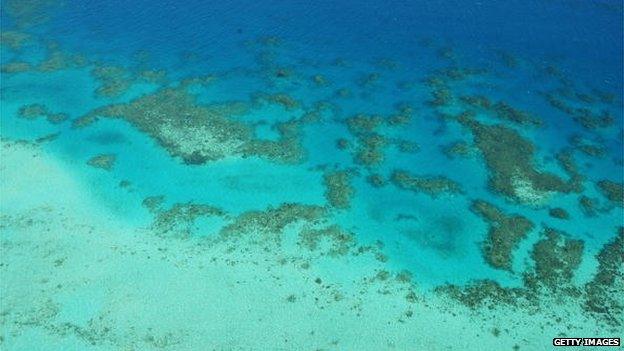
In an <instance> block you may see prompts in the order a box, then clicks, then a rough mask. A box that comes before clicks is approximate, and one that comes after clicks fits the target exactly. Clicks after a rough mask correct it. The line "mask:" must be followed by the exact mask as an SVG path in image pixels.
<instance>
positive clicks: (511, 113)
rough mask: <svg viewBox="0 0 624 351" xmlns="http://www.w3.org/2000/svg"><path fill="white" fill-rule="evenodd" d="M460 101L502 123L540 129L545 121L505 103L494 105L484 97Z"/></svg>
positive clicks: (500, 102) (464, 97) (465, 97)
mask: <svg viewBox="0 0 624 351" xmlns="http://www.w3.org/2000/svg"><path fill="white" fill-rule="evenodd" d="M460 100H461V101H462V102H463V103H465V104H467V105H469V106H471V107H473V108H477V109H479V110H483V111H484V112H487V113H489V114H490V115H492V116H494V117H496V118H498V119H500V120H502V121H509V122H512V123H515V124H518V125H522V126H532V127H540V126H542V124H543V121H542V120H541V119H540V118H538V117H535V116H533V115H531V114H530V113H527V112H525V111H521V110H519V109H517V108H515V107H513V106H511V105H509V104H508V103H506V102H504V101H499V102H496V103H493V102H491V101H490V100H489V99H488V98H487V97H486V96H483V95H474V96H470V95H468V96H462V97H460Z"/></svg>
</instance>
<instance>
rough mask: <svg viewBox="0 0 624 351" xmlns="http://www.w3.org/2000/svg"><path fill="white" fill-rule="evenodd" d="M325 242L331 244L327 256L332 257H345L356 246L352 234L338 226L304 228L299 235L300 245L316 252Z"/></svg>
mask: <svg viewBox="0 0 624 351" xmlns="http://www.w3.org/2000/svg"><path fill="white" fill-rule="evenodd" d="M323 241H327V242H329V244H330V247H329V249H328V250H327V254H328V255H330V256H344V255H346V254H347V253H349V251H350V250H351V249H352V248H353V247H354V246H355V238H354V235H353V234H352V233H348V232H345V231H344V230H343V229H342V228H340V227H339V226H338V225H331V226H329V227H326V228H320V229H316V228H304V229H303V230H302V231H301V233H300V234H299V245H302V246H303V247H305V248H307V249H309V250H311V251H314V250H317V249H319V247H320V246H321V245H322V242H323Z"/></svg>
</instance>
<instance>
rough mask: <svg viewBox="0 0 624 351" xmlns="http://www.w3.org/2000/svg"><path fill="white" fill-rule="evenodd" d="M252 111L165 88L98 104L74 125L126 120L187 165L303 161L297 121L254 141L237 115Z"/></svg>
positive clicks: (242, 105)
mask: <svg viewBox="0 0 624 351" xmlns="http://www.w3.org/2000/svg"><path fill="white" fill-rule="evenodd" d="M247 109H248V108H247V106H246V105H245V104H244V103H240V102H232V103H227V104H222V105H199V104H197V102H196V100H195V96H193V95H191V94H189V93H188V92H187V91H186V89H185V88H163V89H161V90H159V91H157V92H155V93H153V94H150V95H146V96H142V97H140V98H137V99H135V100H133V101H130V102H129V103H126V104H118V105H108V106H104V107H102V108H98V109H96V110H94V111H92V112H90V113H89V114H87V115H85V116H83V117H81V118H79V119H77V120H75V121H74V127H80V126H86V125H88V124H90V123H92V122H93V121H95V120H97V118H98V116H104V117H112V118H123V119H125V120H127V121H129V122H130V123H132V124H133V125H134V126H136V127H137V128H139V129H140V130H142V131H143V132H145V133H147V134H148V135H150V136H151V137H153V138H154V139H155V140H156V141H158V143H159V144H160V145H161V146H163V147H164V148H166V149H167V151H169V153H171V154H172V155H173V156H179V157H180V158H182V160H183V161H184V162H185V163H188V164H202V163H205V162H208V161H215V160H219V159H223V158H226V157H229V156H239V157H246V156H260V157H264V158H267V159H269V160H271V161H275V162H281V163H297V162H300V161H301V160H302V159H304V157H305V151H304V150H303V147H302V146H301V143H300V140H299V139H300V122H299V121H298V120H292V121H289V122H283V123H279V124H278V125H277V129H278V131H279V133H280V135H281V138H280V139H279V140H277V141H272V140H262V139H255V138H254V137H253V128H252V127H251V126H249V125H247V124H244V123H243V122H240V121H237V120H235V119H234V118H232V117H233V116H236V115H240V114H243V113H246V112H247Z"/></svg>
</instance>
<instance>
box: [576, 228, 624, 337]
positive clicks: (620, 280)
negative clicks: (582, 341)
mask: <svg viewBox="0 0 624 351" xmlns="http://www.w3.org/2000/svg"><path fill="white" fill-rule="evenodd" d="M596 259H597V260H598V271H597V273H596V275H595V276H594V278H593V279H592V280H591V281H589V282H588V283H587V284H586V285H585V299H586V301H585V305H584V307H585V310H587V311H589V312H591V313H593V314H597V315H599V316H601V317H602V318H604V319H605V320H606V321H607V323H609V324H611V325H617V326H621V325H622V323H623V322H624V318H622V316H623V315H624V304H623V303H622V295H621V292H622V291H624V227H619V228H617V230H616V235H615V237H614V238H613V239H612V240H611V241H609V242H608V243H606V244H605V245H604V246H603V248H602V249H601V250H600V252H599V253H598V255H596Z"/></svg>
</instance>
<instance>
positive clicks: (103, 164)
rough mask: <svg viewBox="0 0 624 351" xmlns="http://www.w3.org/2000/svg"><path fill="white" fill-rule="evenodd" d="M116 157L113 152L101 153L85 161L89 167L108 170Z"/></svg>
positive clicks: (111, 167)
mask: <svg viewBox="0 0 624 351" xmlns="http://www.w3.org/2000/svg"><path fill="white" fill-rule="evenodd" d="M116 159H117V156H115V155H114V154H102V155H97V156H94V157H92V158H90V159H89V160H88V161H87V164H88V165H89V166H91V167H95V168H101V169H103V170H106V171H110V170H112V169H113V166H114V165H115V160H116Z"/></svg>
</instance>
